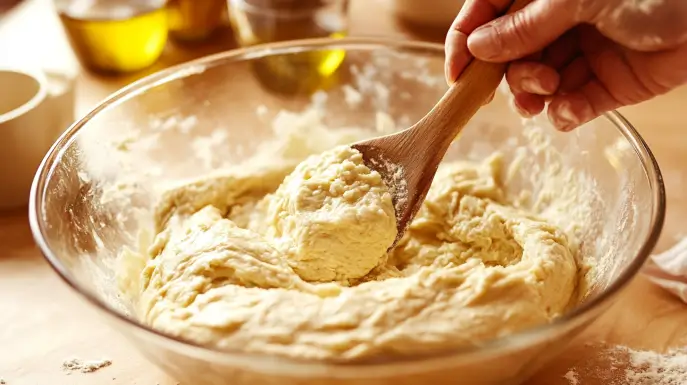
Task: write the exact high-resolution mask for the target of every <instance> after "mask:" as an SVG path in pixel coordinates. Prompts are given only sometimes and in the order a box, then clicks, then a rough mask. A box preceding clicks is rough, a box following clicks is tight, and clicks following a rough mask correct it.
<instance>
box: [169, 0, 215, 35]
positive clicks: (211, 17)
mask: <svg viewBox="0 0 687 385" xmlns="http://www.w3.org/2000/svg"><path fill="white" fill-rule="evenodd" d="M226 9H227V1H226V0H167V10H168V16H169V34H170V37H171V38H172V39H174V40H176V41H180V42H197V41H201V40H205V39H207V38H209V37H211V36H212V35H213V33H214V32H215V31H217V30H218V29H219V28H220V27H222V23H223V18H224V14H225V12H226Z"/></svg>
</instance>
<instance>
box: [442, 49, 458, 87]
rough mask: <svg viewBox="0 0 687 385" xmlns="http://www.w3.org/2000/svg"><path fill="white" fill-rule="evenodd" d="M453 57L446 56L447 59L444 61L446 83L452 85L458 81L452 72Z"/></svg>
mask: <svg viewBox="0 0 687 385" xmlns="http://www.w3.org/2000/svg"><path fill="white" fill-rule="evenodd" d="M451 67H453V66H452V65H451V59H450V56H448V55H447V56H446V61H445V62H444V77H445V78H446V84H448V85H449V86H451V85H452V84H453V83H455V82H456V79H455V76H454V75H453V74H452V73H451Z"/></svg>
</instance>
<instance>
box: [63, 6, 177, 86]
mask: <svg viewBox="0 0 687 385" xmlns="http://www.w3.org/2000/svg"><path fill="white" fill-rule="evenodd" d="M165 3H166V0H143V1H135V0H54V4H55V8H56V10H57V13H58V15H59V18H60V21H61V22H62V26H63V27H64V30H65V33H66V35H67V38H68V40H69V43H70V45H71V47H72V49H73V50H74V53H75V54H76V56H77V58H78V59H79V61H80V62H81V64H82V65H83V66H84V67H86V68H88V69H89V70H92V71H95V72H106V73H127V72H134V71H138V70H141V69H144V68H146V67H148V66H150V65H152V64H153V63H155V61H157V59H158V58H159V57H160V55H161V54H162V52H163V50H164V48H165V44H166V43H167V34H168V32H167V13H166V10H165Z"/></svg>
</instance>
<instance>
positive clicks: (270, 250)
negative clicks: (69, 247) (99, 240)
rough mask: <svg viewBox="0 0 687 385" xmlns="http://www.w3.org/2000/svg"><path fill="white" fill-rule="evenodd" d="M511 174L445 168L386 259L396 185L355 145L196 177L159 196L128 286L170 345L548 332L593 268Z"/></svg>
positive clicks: (394, 347) (463, 340)
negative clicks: (526, 201) (534, 207)
mask: <svg viewBox="0 0 687 385" xmlns="http://www.w3.org/2000/svg"><path fill="white" fill-rule="evenodd" d="M502 163H503V160H502V158H501V156H500V155H499V154H494V155H492V156H491V157H489V158H487V159H485V160H484V161H482V162H481V163H470V162H450V163H445V164H442V165H441V167H440V168H439V171H438V172H437V175H436V178H435V180H434V183H433V184H432V187H431V189H430V191H429V193H428V195H427V198H426V200H425V202H424V204H423V206H422V208H421V209H420V211H419V213H418V215H417V217H416V218H415V220H414V221H413V223H412V224H411V226H410V227H409V229H408V231H407V233H406V234H405V235H404V237H403V238H402V240H401V241H400V242H399V244H398V245H397V247H396V248H394V249H393V250H391V251H390V252H388V253H387V248H388V246H389V245H391V244H392V242H393V240H394V238H395V236H396V220H395V215H394V208H393V203H392V201H391V195H390V193H389V189H388V187H387V186H385V185H384V183H383V182H382V180H381V177H380V175H379V174H378V173H377V172H375V171H373V170H371V169H369V168H368V167H366V166H365V165H364V164H363V162H362V156H361V154H360V153H359V152H358V151H357V150H354V149H352V148H350V147H349V146H338V147H334V148H333V149H331V150H328V151H325V152H324V153H322V154H319V155H313V156H310V157H308V158H307V159H306V160H304V161H303V162H301V163H300V164H298V165H296V166H295V167H294V168H292V169H291V170H285V169H284V167H283V165H277V164H275V167H274V168H273V169H270V168H269V167H261V168H258V169H255V170H250V169H245V170H242V171H240V172H238V171H237V172H234V173H227V174H225V175H222V176H212V177H207V178H201V179H199V180H197V181H192V182H189V183H187V184H185V185H182V186H180V187H177V188H175V189H172V190H170V191H168V192H167V193H166V194H165V195H164V196H163V198H162V200H161V202H160V204H159V206H158V210H157V212H156V218H155V220H156V223H157V228H156V231H155V233H156V235H155V239H154V241H153V242H152V244H151V245H150V247H148V249H147V250H146V251H145V252H141V253H138V252H132V251H125V252H124V253H122V261H121V262H122V266H125V268H123V269H121V270H120V271H119V272H118V279H119V282H120V286H121V288H122V290H123V291H124V292H125V293H126V294H127V295H128V296H129V297H130V298H131V299H132V302H133V304H134V316H135V317H136V318H137V319H139V320H140V321H141V322H143V323H145V324H147V325H150V326H152V327H153V328H156V329H158V330H161V331H163V332H165V333H169V334H172V335H175V336H178V337H181V338H184V339H187V340H191V341H194V342H196V343H200V344H203V345H207V346H212V347H215V348H219V349H226V350H242V351H245V352H251V353H265V354H273V355H278V356H284V357H293V358H301V359H317V360H343V361H355V360H362V359H370V358H379V357H393V356H404V355H417V354H423V353H431V352H435V351H440V350H445V349H452V348H458V347H465V346H471V345H477V344H480V343H482V342H484V341H487V340H490V339H494V338H498V337H501V336H506V335H510V334H512V333H515V332H518V331H521V330H523V329H527V328H530V327H533V326H536V325H539V324H544V323H548V322H550V321H551V320H552V319H554V318H556V317H557V316H559V315H560V314H562V313H563V312H564V311H565V310H566V309H567V308H568V307H569V306H570V305H571V304H574V302H575V301H576V300H577V296H576V290H577V286H578V283H579V282H580V274H582V271H583V270H584V269H583V267H582V266H580V263H579V262H578V258H577V256H576V255H575V253H577V251H576V250H577V249H576V248H575V247H574V246H573V245H572V243H571V241H570V240H569V239H568V236H567V235H566V234H565V233H564V231H563V230H561V229H560V228H558V227H556V226H553V225H552V224H550V223H548V222H547V221H545V220H543V219H541V218H539V217H538V216H536V215H535V214H533V213H531V212H528V211H526V210H523V209H521V208H518V207H514V206H513V205H511V204H510V203H509V202H508V201H507V199H506V198H505V193H504V187H503V186H501V185H500V184H499V178H498V174H499V172H500V170H501V168H502ZM289 172H290V173H289Z"/></svg>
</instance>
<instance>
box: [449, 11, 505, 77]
mask: <svg viewBox="0 0 687 385" xmlns="http://www.w3.org/2000/svg"><path fill="white" fill-rule="evenodd" d="M510 4H511V0H467V1H466V2H465V5H463V7H462V8H461V10H460V12H458V16H456V18H455V19H454V20H453V23H452V24H451V28H449V30H448V33H447V34H446V43H445V44H444V52H445V54H446V63H445V71H446V81H447V82H448V83H449V84H451V83H453V82H455V81H456V79H458V76H460V73H461V72H463V70H464V69H465V67H467V65H468V64H470V61H471V60H472V55H471V54H470V51H469V50H468V43H467V42H468V35H469V34H471V33H472V31H474V30H475V29H477V27H479V26H481V25H483V24H485V23H487V22H489V21H491V20H494V19H495V18H497V17H499V16H500V15H501V14H502V13H503V12H504V11H505V10H506V9H507V8H508V6H509V5H510Z"/></svg>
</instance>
